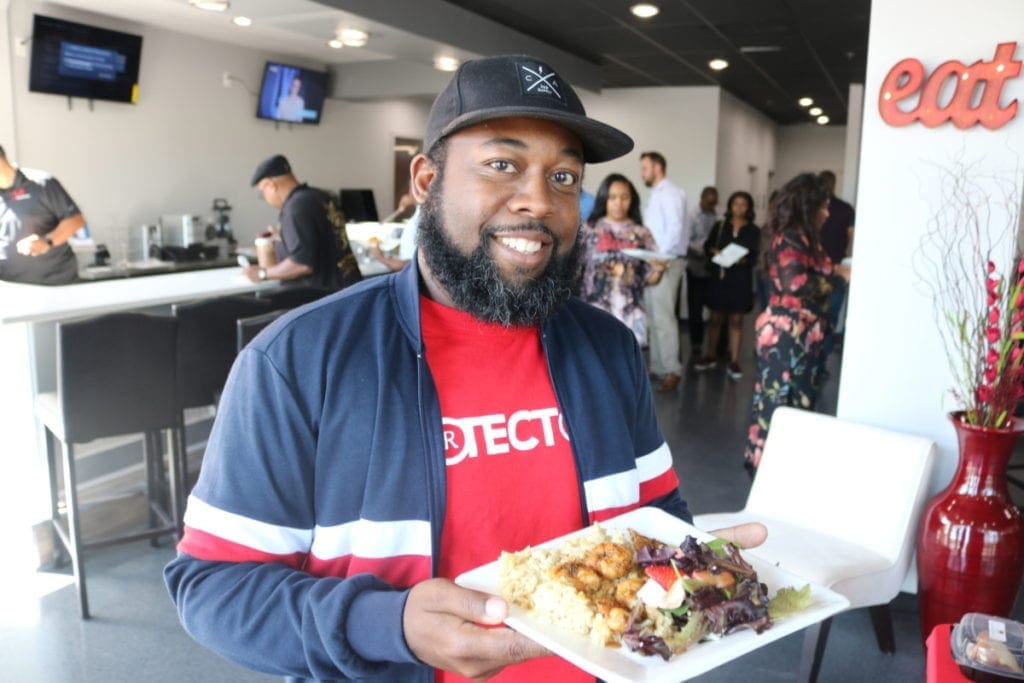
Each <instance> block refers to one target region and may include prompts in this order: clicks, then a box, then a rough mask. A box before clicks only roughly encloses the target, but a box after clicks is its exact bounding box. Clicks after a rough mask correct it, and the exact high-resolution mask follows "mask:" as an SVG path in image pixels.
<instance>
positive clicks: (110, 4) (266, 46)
mask: <svg viewBox="0 0 1024 683" xmlns="http://www.w3.org/2000/svg"><path fill="white" fill-rule="evenodd" d="M55 2H57V3H58V4H61V5H67V6H69V7H75V8H78V9H81V10H86V11H89V12H94V13H97V14H107V15H110V16H114V17H119V18H121V19H125V20H129V21H133V22H138V23H140V24H148V25H152V26H158V27H160V28H164V29H168V30H171V31H179V32H182V33H188V34H191V35H196V36H200V37H203V38H207V39H211V40H216V41H220V42H225V43H233V44H236V45H241V46H244V47H249V48H255V49H259V50H264V51H267V52H271V53H278V54H287V55H296V56H301V57H304V58H306V59H308V60H312V61H314V62H317V63H319V64H324V65H335V66H343V65H345V64H353V63H356V62H371V61H381V60H402V61H408V62H413V63H419V64H425V65H431V64H433V60H434V58H435V57H436V56H440V55H450V56H453V57H456V58H458V59H468V58H471V57H474V56H476V55H474V54H472V53H470V52H467V51H465V50H459V49H457V48H455V47H454V46H452V45H448V44H444V43H441V42H437V41H434V40H430V39H427V38H423V37H421V36H418V35H415V34H413V33H409V32H407V31H403V30H400V29H397V28H394V27H392V26H389V25H386V24H382V23H379V22H375V21H372V20H369V19H366V18H363V17H359V16H356V15H355V14H352V13H350V12H345V11H342V10H339V9H334V8H331V7H327V6H325V5H322V4H319V3H317V2H313V1H312V0H231V8H230V9H229V10H228V11H227V12H205V11H201V10H197V9H195V8H193V7H191V6H190V5H189V4H188V0H55ZM239 15H242V16H246V17H249V18H250V19H252V25H251V26H249V27H247V28H240V27H238V26H235V25H234V24H233V23H232V19H233V18H234V17H236V16H239ZM342 28H357V29H362V30H364V31H366V32H368V33H369V34H370V39H369V42H368V43H367V45H366V46H365V47H358V48H357V47H344V48H342V49H341V50H335V49H332V48H330V47H328V46H327V45H326V43H327V41H328V40H330V39H331V38H333V37H334V35H335V33H336V32H337V31H339V30H340V29H342Z"/></svg>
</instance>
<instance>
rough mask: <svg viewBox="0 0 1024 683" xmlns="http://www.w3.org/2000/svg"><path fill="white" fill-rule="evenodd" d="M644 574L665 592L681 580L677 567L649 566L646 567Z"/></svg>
mask: <svg viewBox="0 0 1024 683" xmlns="http://www.w3.org/2000/svg"><path fill="white" fill-rule="evenodd" d="M644 573H645V574H647V576H648V578H650V579H653V580H654V581H656V582H657V583H658V585H659V586H661V587H662V588H664V589H665V590H669V589H670V588H672V584H674V583H675V582H676V581H678V580H679V572H677V571H676V569H675V567H672V566H671V565H667V564H652V565H648V566H647V567H644Z"/></svg>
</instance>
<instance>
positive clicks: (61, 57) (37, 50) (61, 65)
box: [28, 14, 142, 104]
mask: <svg viewBox="0 0 1024 683" xmlns="http://www.w3.org/2000/svg"><path fill="white" fill-rule="evenodd" d="M32 26H33V28H32V61H31V66H30V67H29V79H28V89H29V90H31V91H33V92H44V93H52V94H54V95H68V96H70V97H86V98H88V99H93V100H111V101H113V102H127V103H130V104H135V103H136V102H138V99H139V57H140V56H141V54H142V36H136V35H132V34H130V33H121V32H120V31H111V30H108V29H105V28H99V27H96V26H88V25H86V24H76V23H75V22H73V21H65V20H63V19H56V18H54V17H47V16H43V15H42V14H36V15H35V17H34V21H33V23H32Z"/></svg>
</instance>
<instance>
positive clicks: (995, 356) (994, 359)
mask: <svg viewBox="0 0 1024 683" xmlns="http://www.w3.org/2000/svg"><path fill="white" fill-rule="evenodd" d="M985 362H986V363H987V364H989V365H995V364H996V363H998V362H999V352H998V351H996V350H995V349H989V350H988V354H987V355H986V356H985Z"/></svg>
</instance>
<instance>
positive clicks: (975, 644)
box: [949, 612, 1024, 683]
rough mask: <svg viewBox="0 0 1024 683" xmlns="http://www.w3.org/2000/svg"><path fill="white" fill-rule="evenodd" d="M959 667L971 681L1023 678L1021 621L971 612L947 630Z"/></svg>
mask: <svg viewBox="0 0 1024 683" xmlns="http://www.w3.org/2000/svg"><path fill="white" fill-rule="evenodd" d="M949 645H950V648H951V650H952V654H953V659H955V660H956V663H957V664H959V665H960V671H961V672H962V673H963V675H964V676H967V678H970V679H971V680H972V681H981V682H982V683H985V682H997V681H1011V682H1012V681H1024V624H1021V623H1020V622H1018V621H1013V620H1011V619H1006V618H1004V617H993V616H989V615H988V614H979V613H977V612H971V613H970V614H965V615H964V617H963V619H961V620H960V623H958V624H957V625H956V626H954V627H953V630H952V632H951V633H950V638H949Z"/></svg>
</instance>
